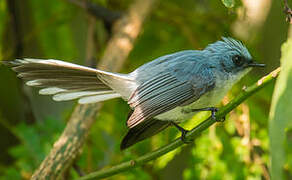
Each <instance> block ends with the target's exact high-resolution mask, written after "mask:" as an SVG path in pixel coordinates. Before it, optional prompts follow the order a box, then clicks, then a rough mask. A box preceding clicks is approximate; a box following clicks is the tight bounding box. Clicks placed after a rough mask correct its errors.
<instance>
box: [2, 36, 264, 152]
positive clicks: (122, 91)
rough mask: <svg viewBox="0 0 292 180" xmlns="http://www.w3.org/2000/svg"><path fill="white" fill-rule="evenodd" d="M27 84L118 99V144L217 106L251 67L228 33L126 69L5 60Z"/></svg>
mask: <svg viewBox="0 0 292 180" xmlns="http://www.w3.org/2000/svg"><path fill="white" fill-rule="evenodd" d="M6 63H7V64H10V65H11V66H13V67H12V69H13V70H14V71H16V72H18V77H20V78H23V79H24V80H26V81H27V82H26V84H27V85H28V86H35V87H40V88H41V89H40V91H39V93H40V94H44V95H53V99H54V100H55V101H66V100H73V99H78V102H79V103H80V104H86V103H96V102H100V101H105V100H108V99H113V98H123V99H124V100H125V101H127V102H128V104H129V105H130V107H131V109H132V111H131V112H130V114H129V116H128V120H127V126H128V128H129V131H128V133H127V135H126V136H125V137H124V139H123V140H122V143H121V149H125V148H128V147H130V146H131V145H133V144H135V143H137V142H139V141H142V140H144V139H146V138H148V137H151V136H153V135H154V134H156V133H158V132H160V131H161V130H163V129H165V128H166V127H168V126H170V125H174V126H175V127H176V128H178V129H179V130H180V131H181V132H182V139H183V140H185V139H184V137H185V133H186V132H187V131H186V130H184V129H183V128H181V127H180V126H179V125H178V123H180V122H182V121H184V120H187V119H189V118H191V117H192V116H193V115H194V113H196V112H197V111H201V110H208V111H211V112H212V117H213V118H214V117H215V116H214V114H215V112H216V111H217V108H215V106H216V105H218V103H219V102H220V101H221V99H222V98H223V97H224V95H225V94H226V93H227V91H228V90H229V89H230V88H231V87H232V86H233V85H234V84H235V83H236V82H237V81H238V80H239V79H241V78H242V77H243V76H244V75H245V74H246V73H248V72H249V71H250V70H251V68H252V67H263V66H264V65H263V64H258V63H256V62H254V61H253V59H252V57H251V55H250V53H249V52H248V50H247V48H246V47H245V46H244V45H243V44H242V43H241V42H239V41H237V40H234V39H232V38H222V40H220V41H217V42H215V43H213V44H210V45H208V46H207V47H206V48H205V49H204V50H186V51H180V52H177V53H173V54H169V55H165V56H162V57H159V58H157V59H155V60H153V61H151V62H149V63H146V64H144V65H142V66H140V67H139V68H137V69H136V70H135V71H133V72H131V73H129V74H120V73H112V72H106V71H102V70H98V69H93V68H88V67H84V66H79V65H75V64H72V63H67V62H64V61H59V60H40V59H17V60H14V61H7V62H6Z"/></svg>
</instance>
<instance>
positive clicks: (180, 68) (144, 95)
mask: <svg viewBox="0 0 292 180" xmlns="http://www.w3.org/2000/svg"><path fill="white" fill-rule="evenodd" d="M214 85H215V77H214V75H213V73H212V71H211V70H210V68H209V67H208V66H207V65H204V64H201V63H196V62H192V61H184V62H181V63H180V64H176V66H173V67H170V68H169V69H168V71H166V72H165V73H161V74H160V75H159V76H156V77H153V78H151V79H150V80H148V81H146V82H144V83H142V84H141V85H140V86H139V87H138V88H137V89H136V91H135V92H134V93H133V95H132V96H131V98H130V99H129V102H128V103H129V104H130V106H131V107H132V108H133V109H134V112H133V114H132V115H131V117H130V118H129V119H128V121H127V125H128V127H129V128H133V127H134V126H136V125H137V124H139V123H141V122H143V121H144V120H147V119H151V118H153V117H155V116H157V115H159V114H161V113H164V112H167V111H169V110H171V109H173V108H175V107H177V106H181V105H186V104H188V103H191V102H194V101H196V100H197V99H199V97H200V96H201V95H203V94H204V93H206V92H208V91H210V90H211V89H212V88H214Z"/></svg>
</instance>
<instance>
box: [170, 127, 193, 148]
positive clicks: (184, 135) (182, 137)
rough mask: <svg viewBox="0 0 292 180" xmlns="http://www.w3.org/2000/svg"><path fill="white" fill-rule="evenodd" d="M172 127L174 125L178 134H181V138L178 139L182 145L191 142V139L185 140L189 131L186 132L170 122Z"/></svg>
mask: <svg viewBox="0 0 292 180" xmlns="http://www.w3.org/2000/svg"><path fill="white" fill-rule="evenodd" d="M172 125H174V126H175V127H176V128H177V129H178V130H179V131H180V132H181V137H180V139H181V140H182V142H183V143H185V144H189V143H192V142H193V140H191V139H187V137H186V135H187V133H188V132H189V130H186V129H184V128H182V127H180V126H179V125H177V124H176V123H174V122H172Z"/></svg>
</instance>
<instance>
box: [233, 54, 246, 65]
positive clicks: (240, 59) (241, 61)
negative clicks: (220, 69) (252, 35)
mask: <svg viewBox="0 0 292 180" xmlns="http://www.w3.org/2000/svg"><path fill="white" fill-rule="evenodd" d="M232 61H233V63H234V64H235V65H236V66H242V65H243V64H244V59H243V57H242V56H238V55H235V56H233V57H232Z"/></svg>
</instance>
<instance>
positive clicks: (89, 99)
mask: <svg viewBox="0 0 292 180" xmlns="http://www.w3.org/2000/svg"><path fill="white" fill-rule="evenodd" d="M118 97H121V95H120V94H117V93H113V94H102V95H97V96H88V97H83V98H81V99H79V100H78V103H79V104H87V103H96V102H101V101H106V100H109V99H113V98H118Z"/></svg>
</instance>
